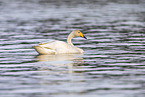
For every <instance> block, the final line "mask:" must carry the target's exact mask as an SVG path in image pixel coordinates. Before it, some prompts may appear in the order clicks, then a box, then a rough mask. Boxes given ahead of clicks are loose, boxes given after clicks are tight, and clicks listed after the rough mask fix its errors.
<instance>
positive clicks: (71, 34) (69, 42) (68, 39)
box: [67, 33, 75, 46]
mask: <svg viewBox="0 0 145 97" xmlns="http://www.w3.org/2000/svg"><path fill="white" fill-rule="evenodd" d="M73 37H75V36H74V35H73V33H70V34H69V36H68V38H67V43H68V44H70V45H71V46H74V45H73V44H72V42H71V40H72V38H73Z"/></svg>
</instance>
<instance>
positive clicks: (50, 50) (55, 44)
mask: <svg viewBox="0 0 145 97" xmlns="http://www.w3.org/2000/svg"><path fill="white" fill-rule="evenodd" d="M76 36H81V37H83V38H86V37H85V36H84V35H83V34H82V33H81V32H80V31H79V30H75V31H72V32H71V33H70V34H69V36H68V38H67V43H66V42H63V41H58V40H52V41H50V42H47V43H40V44H38V45H37V46H33V47H34V48H35V50H36V51H37V52H38V53H39V54H73V53H84V51H83V50H82V49H80V48H77V47H75V46H74V45H73V44H72V43H71V39H72V38H73V37H76Z"/></svg>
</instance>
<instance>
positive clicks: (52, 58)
mask: <svg viewBox="0 0 145 97" xmlns="http://www.w3.org/2000/svg"><path fill="white" fill-rule="evenodd" d="M81 56H82V54H63V55H38V56H37V58H38V61H39V67H40V68H39V69H40V70H50V71H56V70H57V71H59V73H64V72H69V73H72V71H73V69H74V68H77V66H78V65H79V66H80V65H83V64H84V61H83V58H82V57H81ZM74 65H75V66H76V67H73V66H74ZM63 69H64V70H63ZM53 73H54V72H53ZM57 73H58V72H57Z"/></svg>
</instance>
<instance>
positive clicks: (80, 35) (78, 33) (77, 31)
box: [73, 30, 87, 39]
mask: <svg viewBox="0 0 145 97" xmlns="http://www.w3.org/2000/svg"><path fill="white" fill-rule="evenodd" d="M73 33H74V36H78V37H83V38H85V39H87V38H86V36H85V35H84V34H83V33H82V32H81V31H80V30H75V31H73Z"/></svg>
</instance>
